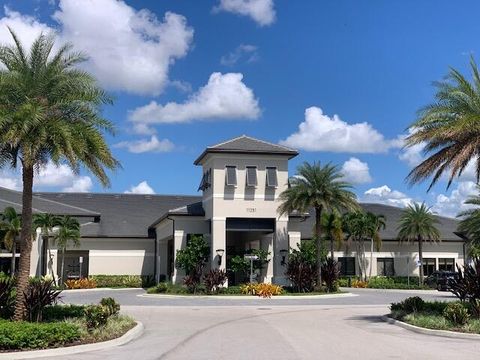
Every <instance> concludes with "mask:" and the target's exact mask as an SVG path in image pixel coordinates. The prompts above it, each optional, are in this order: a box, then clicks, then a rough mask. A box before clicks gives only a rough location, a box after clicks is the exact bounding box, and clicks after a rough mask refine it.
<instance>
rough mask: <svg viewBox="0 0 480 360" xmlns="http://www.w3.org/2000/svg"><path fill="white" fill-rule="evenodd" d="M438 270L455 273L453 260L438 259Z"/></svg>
mask: <svg viewBox="0 0 480 360" xmlns="http://www.w3.org/2000/svg"><path fill="white" fill-rule="evenodd" d="M438 270H440V271H455V259H454V258H440V259H438Z"/></svg>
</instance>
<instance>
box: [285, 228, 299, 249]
mask: <svg viewBox="0 0 480 360" xmlns="http://www.w3.org/2000/svg"><path fill="white" fill-rule="evenodd" d="M301 240H302V233H301V232H300V231H289V232H288V246H289V247H290V248H291V249H295V250H298V248H299V246H300V242H301ZM288 250H290V249H288Z"/></svg>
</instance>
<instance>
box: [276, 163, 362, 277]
mask: <svg viewBox="0 0 480 360" xmlns="http://www.w3.org/2000/svg"><path fill="white" fill-rule="evenodd" d="M342 177H343V174H342V173H341V172H340V169H339V168H338V166H335V165H332V164H330V163H328V164H326V165H324V166H322V165H321V164H320V162H314V163H313V164H309V163H308V162H304V163H303V164H302V165H300V166H299V167H298V168H297V175H296V176H294V177H292V178H290V186H289V188H288V189H286V190H285V191H283V192H282V193H281V194H280V201H281V202H282V203H281V205H280V207H279V212H280V213H281V214H288V213H290V212H292V211H300V212H303V213H305V212H307V211H309V210H311V209H312V208H313V209H314V211H315V228H314V234H313V237H314V239H315V243H316V248H317V266H318V269H321V267H322V263H323V260H324V259H323V257H324V244H323V239H322V236H321V233H322V213H323V212H324V211H327V212H331V211H334V210H336V211H344V210H352V209H356V208H358V203H357V200H356V196H355V194H354V193H353V192H352V191H351V188H352V186H351V185H350V184H349V183H347V182H345V181H343V180H342ZM317 280H318V284H319V285H320V284H321V280H322V279H321V273H320V271H319V272H318V279H317Z"/></svg>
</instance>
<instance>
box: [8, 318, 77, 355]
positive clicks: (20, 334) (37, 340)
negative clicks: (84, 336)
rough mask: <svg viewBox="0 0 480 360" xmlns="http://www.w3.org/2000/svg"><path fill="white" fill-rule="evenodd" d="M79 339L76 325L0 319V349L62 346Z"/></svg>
mask: <svg viewBox="0 0 480 360" xmlns="http://www.w3.org/2000/svg"><path fill="white" fill-rule="evenodd" d="M78 339H80V331H79V328H78V326H77V325H74V324H71V323H67V322H54V323H29V322H13V321H5V320H0V349H2V350H24V349H44V348H47V347H58V346H64V345H65V344H69V343H72V342H74V341H76V340H78Z"/></svg>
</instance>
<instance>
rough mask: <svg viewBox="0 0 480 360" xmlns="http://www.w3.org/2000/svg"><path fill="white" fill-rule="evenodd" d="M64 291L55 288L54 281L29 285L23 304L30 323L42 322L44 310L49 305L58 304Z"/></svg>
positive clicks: (40, 281) (34, 282)
mask: <svg viewBox="0 0 480 360" xmlns="http://www.w3.org/2000/svg"><path fill="white" fill-rule="evenodd" d="M61 292H62V291H61V290H56V289H54V287H53V280H48V281H45V280H42V279H41V280H39V281H33V282H30V283H29V284H28V287H27V290H26V291H25V292H24V295H25V298H24V300H23V304H24V306H25V309H26V319H27V320H28V321H36V322H39V321H42V317H43V310H44V309H45V307H47V306H49V305H53V304H55V303H56V302H57V299H58V297H59V295H60V293H61Z"/></svg>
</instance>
